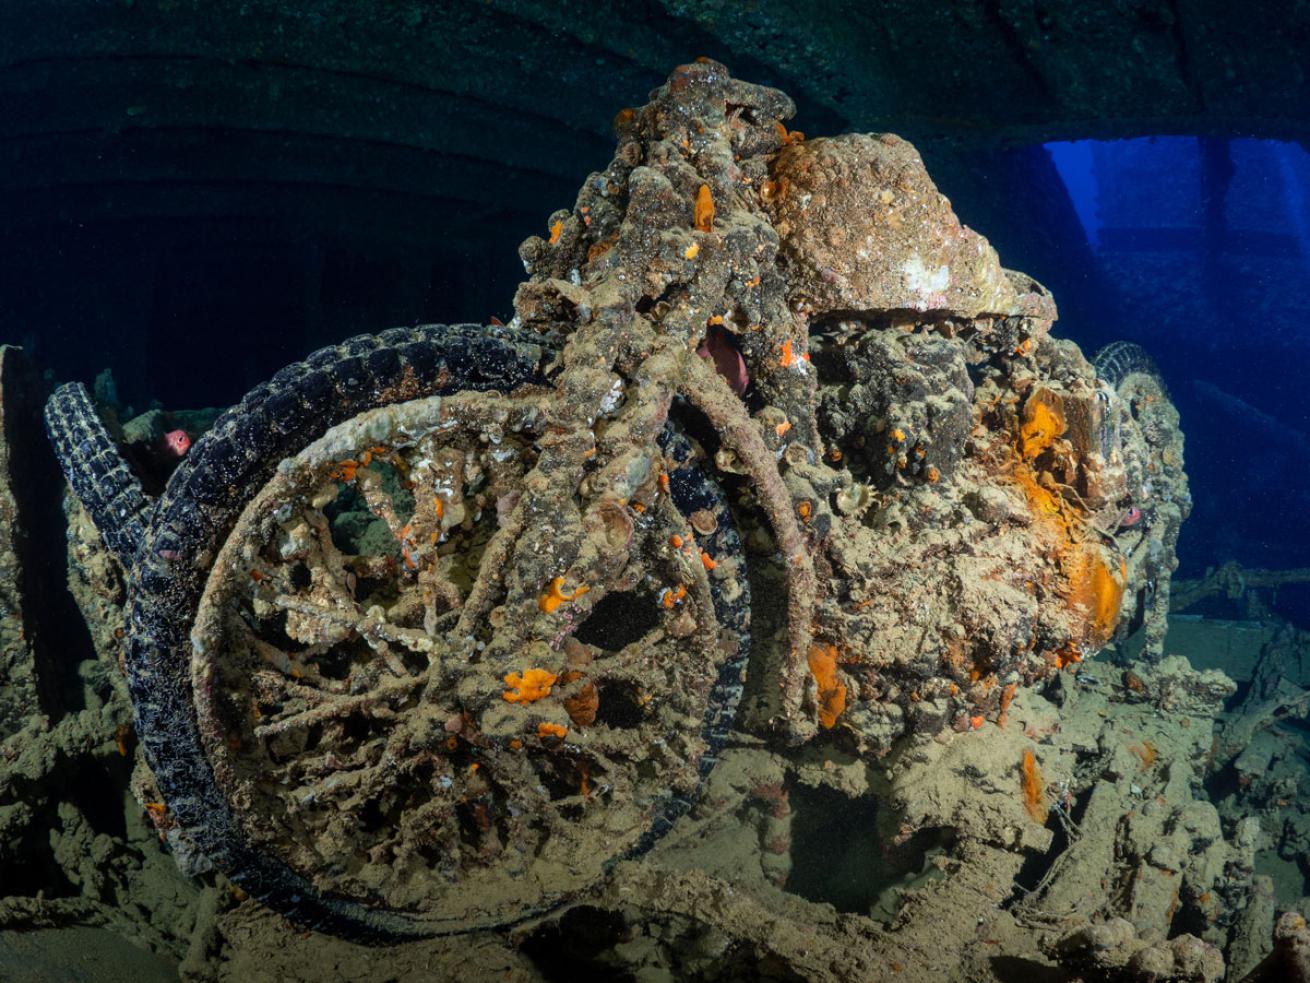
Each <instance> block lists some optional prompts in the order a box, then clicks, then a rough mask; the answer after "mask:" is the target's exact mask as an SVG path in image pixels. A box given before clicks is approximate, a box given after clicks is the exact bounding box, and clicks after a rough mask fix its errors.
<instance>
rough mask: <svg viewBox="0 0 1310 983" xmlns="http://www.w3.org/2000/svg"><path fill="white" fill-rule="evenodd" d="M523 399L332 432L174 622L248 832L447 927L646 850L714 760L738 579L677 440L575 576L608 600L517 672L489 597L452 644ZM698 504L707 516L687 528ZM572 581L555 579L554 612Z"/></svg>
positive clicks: (415, 407) (548, 892)
mask: <svg viewBox="0 0 1310 983" xmlns="http://www.w3.org/2000/svg"><path fill="white" fill-rule="evenodd" d="M540 398H541V397H540V396H536V397H534V396H524V395H518V396H506V395H498V394H489V393H485V392H480V393H460V394H455V395H453V396H444V397H431V398H428V399H424V400H415V401H412V402H410V403H405V404H397V405H394V406H389V407H385V408H381V409H378V410H372V411H369V412H367V413H364V414H361V415H360V416H359V417H356V418H354V419H352V420H350V421H347V422H346V423H343V424H341V425H339V426H337V427H334V428H333V429H331V430H329V431H328V433H327V434H325V435H324V436H323V437H322V438H320V439H319V440H317V441H315V442H314V443H313V444H311V445H310V446H309V447H307V448H305V449H304V450H303V451H302V452H300V453H299V454H298V455H296V456H295V457H293V458H290V459H288V460H287V461H285V462H283V464H282V465H281V466H280V467H279V469H278V474H277V475H276V476H275V477H274V478H273V479H272V480H271V481H269V482H268V483H267V484H266V485H265V486H264V488H263V489H261V490H260V491H259V492H258V493H257V494H256V495H255V496H254V497H253V498H252V500H251V501H250V502H249V504H248V505H247V506H246V508H245V509H244V511H243V513H242V515H241V517H240V519H239V520H238V522H237V524H236V527H235V529H234V531H233V533H232V534H231V535H230V536H229V537H228V539H227V540H226V542H225V543H224V545H223V547H222V549H221V551H220V553H219V555H218V558H217V560H216V562H215V563H214V566H213V568H212V570H211V573H210V577H209V581H208V584H207V586H206V589H205V592H204V595H203V597H202V600H201V604H200V608H199V610H198V613H197V617H196V621H195V625H194V628H193V632H192V639H193V643H194V652H193V659H192V692H193V694H194V699H195V703H196V712H197V720H198V725H199V729H200V734H201V739H202V741H203V743H204V745H205V750H206V753H207V755H208V757H209V759H210V762H211V764H212V766H213V769H214V774H215V777H216V781H217V783H218V786H219V790H220V792H221V794H222V795H223V797H224V798H225V799H226V800H227V801H228V802H229V804H230V805H231V806H232V808H233V812H234V813H235V814H236V815H237V817H238V822H239V825H240V826H241V828H242V829H243V831H244V833H245V835H246V836H247V837H248V838H249V840H250V842H251V844H252V845H253V846H254V847H255V848H256V849H257V850H260V851H263V852H268V853H271V854H273V855H276V856H277V857H279V858H280V859H281V860H283V861H285V862H286V863H287V864H288V865H289V866H290V867H291V868H292V869H293V870H296V871H298V872H299V873H300V874H302V875H303V876H304V877H305V878H306V879H307V880H308V881H309V882H310V883H312V884H313V885H314V887H315V888H317V889H318V890H319V891H321V892H323V893H324V894H327V895H336V896H344V897H345V898H349V899H351V900H354V901H357V902H360V903H363V904H365V905H367V906H369V907H371V908H374V909H385V910H390V911H394V912H400V913H404V914H406V915H409V916H413V917H416V918H418V919H420V920H421V921H422V922H423V923H424V924H427V925H431V926H437V927H442V928H446V927H449V926H460V927H469V928H475V927H480V926H484V925H490V924H503V923H506V922H508V921H513V920H515V919H517V918H521V917H524V916H525V915H527V914H531V913H534V912H536V911H540V910H544V909H545V908H548V907H550V906H551V905H552V904H554V903H557V902H558V901H560V900H563V899H564V898H567V897H569V896H570V895H572V894H575V893H576V892H577V891H579V890H581V889H583V888H585V887H586V886H588V885H589V884H591V883H593V882H594V881H595V880H596V879H597V877H598V876H599V875H600V874H601V873H603V871H604V870H605V868H606V867H607V866H608V865H609V864H612V863H613V862H614V861H616V860H617V859H620V858H621V857H623V856H628V855H633V854H635V853H637V852H640V851H641V850H643V849H645V848H646V847H648V846H649V845H650V844H651V843H652V842H653V841H654V839H655V838H657V837H658V836H659V835H660V834H661V833H662V832H663V831H664V830H665V829H667V827H668V825H669V824H670V822H671V820H672V818H674V817H675V816H676V814H677V813H679V812H681V811H683V810H684V809H685V808H686V805H687V801H688V799H687V796H688V795H689V794H690V792H691V791H692V790H693V789H694V787H695V785H696V783H697V782H698V781H699V779H700V778H701V777H703V775H704V773H705V772H707V771H708V769H709V767H711V766H712V764H713V760H714V752H715V750H716V745H717V743H719V742H721V739H722V734H723V732H724V730H725V728H726V726H727V721H728V720H729V719H730V717H731V713H732V710H733V709H734V708H735V703H736V699H737V696H739V693H740V682H739V678H740V672H741V663H742V660H744V658H745V655H746V651H745V648H746V646H745V638H746V624H745V615H744V613H743V612H744V610H745V604H744V598H743V597H741V596H739V594H740V591H741V587H740V586H739V585H738V581H744V570H742V571H740V573H739V575H738V576H737V577H734V578H725V577H718V578H713V577H711V576H709V574H708V570H707V565H706V564H705V563H703V562H702V560H701V557H700V553H701V552H702V551H714V553H713V554H711V553H708V552H707V555H716V554H725V551H728V550H731V551H732V552H733V553H734V555H735V551H736V547H737V544H736V540H735V533H734V532H733V531H732V529H731V524H730V521H729V520H728V518H727V512H726V508H724V507H723V503H722V500H721V498H718V497H716V496H717V489H714V488H713V487H712V486H710V485H708V484H707V483H706V482H705V481H704V480H703V477H701V478H699V479H698V478H697V476H696V471H695V469H694V468H693V467H691V466H690V465H689V464H687V463H686V460H687V459H688V458H689V457H690V454H689V448H688V446H687V444H686V442H685V439H683V438H681V437H679V436H674V435H670V436H669V437H667V438H666V440H665V442H664V443H665V450H666V455H667V456H669V457H672V458H675V459H681V460H682V461H683V463H682V464H681V465H674V466H671V470H670V476H671V478H672V479H674V480H671V481H670V483H669V486H670V494H669V495H668V496H663V497H661V499H660V502H659V503H658V505H657V506H656V507H655V508H652V509H650V510H649V511H648V512H647V513H636V512H634V511H633V510H631V509H617V510H615V511H614V515H613V527H614V535H616V536H627V537H629V540H630V542H631V543H633V544H635V545H633V546H632V548H631V552H632V556H633V562H632V563H631V564H629V571H628V573H627V574H626V575H625V576H623V577H622V578H621V582H618V583H615V584H610V585H592V587H593V589H596V590H597V591H598V592H600V593H604V592H605V591H608V593H606V596H605V597H604V598H602V600H601V602H600V603H599V604H597V605H596V606H595V608H594V609H593V610H592V611H591V614H590V617H588V618H587V619H586V620H584V621H581V622H580V626H579V627H577V628H576V631H575V633H574V634H573V636H572V637H571V638H569V639H568V640H567V641H566V642H565V643H564V644H563V645H562V646H561V647H560V649H559V650H554V649H551V648H549V647H546V646H538V647H537V648H536V649H534V650H533V651H532V652H531V653H525V656H526V657H525V659H524V661H523V662H522V664H521V665H520V667H519V671H521V673H522V676H521V677H520V679H519V680H516V681H517V682H521V683H522V684H523V685H521V686H517V687H516V686H514V685H510V681H508V680H506V679H505V678H504V674H503V673H502V671H501V670H503V669H504V668H505V667H504V666H503V665H500V666H492V665H491V664H489V663H487V662H484V661H482V660H480V658H479V653H480V651H481V646H482V645H483V644H484V643H485V642H486V641H487V639H488V637H489V635H490V633H492V632H494V630H495V615H496V612H495V611H494V610H493V611H492V615H491V617H490V619H489V620H488V622H487V623H486V624H483V625H479V626H478V628H477V630H476V631H475V632H474V634H473V635H472V636H468V635H465V636H463V637H452V636H451V630H452V627H453V624H454V622H455V620H456V618H457V615H458V610H459V605H460V604H461V603H462V600H463V599H464V598H466V597H467V594H468V587H469V584H470V579H471V577H472V575H473V574H475V573H476V570H477V559H478V557H479V556H480V550H481V548H483V547H485V544H486V542H487V540H488V537H489V536H490V535H491V533H492V531H493V530H494V528H495V525H496V523H497V521H498V518H497V517H498V516H499V515H500V514H501V513H502V512H503V511H504V508H505V505H506V499H507V497H509V496H512V494H513V492H514V484H515V482H516V481H518V480H520V479H521V477H522V475H523V474H524V473H525V471H526V470H528V469H529V468H530V467H531V465H532V462H533V460H534V459H535V450H534V441H535V439H536V437H537V435H538V431H539V429H540V427H541V426H542V422H541V421H542V419H543V414H542V413H541V405H540V403H539V399H540ZM407 485H412V487H406V486H407ZM438 503H440V504H438ZM498 505H499V506H500V507H499V508H498V507H497V506H498ZM706 506H708V507H709V508H706ZM693 511H695V512H697V513H698V514H699V515H701V516H702V517H703V516H705V515H710V516H711V517H713V518H714V521H713V522H712V523H709V522H705V521H701V522H699V523H697V524H698V525H700V526H701V528H700V529H695V528H692V524H691V523H689V522H688V521H687V518H686V515H690V514H692V512H693ZM679 540H681V541H682V543H683V545H682V546H681V547H680V548H676V547H674V546H673V545H672V544H673V543H675V542H678V541H679ZM638 561H640V562H638ZM693 561H694V562H693ZM670 584H682V585H683V586H684V588H685V591H686V593H685V594H680V593H677V592H676V591H669V586H668V585H670ZM579 586H581V585H567V584H566V585H551V587H552V588H554V589H555V593H557V594H558V595H559V596H560V599H561V603H562V604H567V603H568V599H570V598H573V599H575V598H576V597H577V596H578V595H579V593H580V592H579V590H578V588H579ZM665 591H669V593H665ZM543 596H545V595H543ZM670 597H672V598H673V600H672V601H670V600H669V598H670ZM543 606H546V605H543ZM546 616H549V615H546ZM552 660H553V661H552ZM531 670H539V671H540V672H541V673H544V674H546V675H548V676H552V677H554V678H553V679H552V680H550V685H549V691H548V692H545V693H540V691H541V690H543V689H545V688H546V687H545V686H543V685H541V684H542V683H543V682H544V680H545V677H544V676H541V675H538V676H535V677H534V676H532V675H530V674H529V673H530V672H531ZM534 682H535V683H536V684H537V686H536V687H535V690H536V691H537V693H540V695H539V698H537V699H530V698H529V697H531V696H533V695H535V694H534V689H533V686H532V685H531V684H532V683H534ZM561 732H562V733H561Z"/></svg>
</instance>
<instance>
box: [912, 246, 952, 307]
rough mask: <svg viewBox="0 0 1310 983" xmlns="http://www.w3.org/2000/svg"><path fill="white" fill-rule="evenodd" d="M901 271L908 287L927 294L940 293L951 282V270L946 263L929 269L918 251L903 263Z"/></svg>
mask: <svg viewBox="0 0 1310 983" xmlns="http://www.w3.org/2000/svg"><path fill="white" fill-rule="evenodd" d="M901 273H902V274H904V276H905V285H906V286H907V287H909V288H910V289H911V290H913V291H914V292H915V293H918V294H924V295H925V296H926V295H928V294H939V293H941V292H942V291H944V290H945V289H946V288H947V287H948V286H950V284H951V271H950V270H949V269H948V268H947V267H946V265H945V264H942V265H941V266H939V267H937V269H935V270H929V269H928V268H927V267H926V266H924V265H923V260H922V259H921V258H920V257H919V255H918V254H917V253H916V254H915V255H913V256H911V257H910V258H909V259H907V260H906V261H905V262H904V263H902V264H901Z"/></svg>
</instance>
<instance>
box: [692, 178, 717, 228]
mask: <svg viewBox="0 0 1310 983" xmlns="http://www.w3.org/2000/svg"><path fill="white" fill-rule="evenodd" d="M692 215H693V224H694V225H695V227H696V231H697V232H709V231H710V230H711V229H713V228H714V196H713V195H712V194H710V186H709V185H708V184H702V185H701V186H700V190H699V191H697V192H696V207H695V210H694V211H693V212H692Z"/></svg>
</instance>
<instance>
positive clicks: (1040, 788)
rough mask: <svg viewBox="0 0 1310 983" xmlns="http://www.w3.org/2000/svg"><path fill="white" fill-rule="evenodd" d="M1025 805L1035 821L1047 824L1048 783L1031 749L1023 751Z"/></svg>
mask: <svg viewBox="0 0 1310 983" xmlns="http://www.w3.org/2000/svg"><path fill="white" fill-rule="evenodd" d="M1023 807H1024V808H1025V809H1027V810H1028V815H1030V816H1032V819H1033V822H1035V823H1040V824H1041V825H1043V826H1045V825H1046V813H1047V812H1048V811H1049V806H1048V805H1047V802H1046V783H1045V782H1043V781H1042V773H1041V772H1040V771H1038V770H1037V759H1036V758H1034V757H1033V753H1032V752H1031V751H1024V753H1023Z"/></svg>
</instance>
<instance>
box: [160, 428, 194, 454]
mask: <svg viewBox="0 0 1310 983" xmlns="http://www.w3.org/2000/svg"><path fill="white" fill-rule="evenodd" d="M164 449H165V450H167V451H168V452H169V453H170V454H175V455H176V456H178V457H183V456H184V455H185V454H186V452H187V451H189V450H190V449H191V438H190V437H188V436H187V434H186V431H185V430H170V431H168V433H166V434H164Z"/></svg>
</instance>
